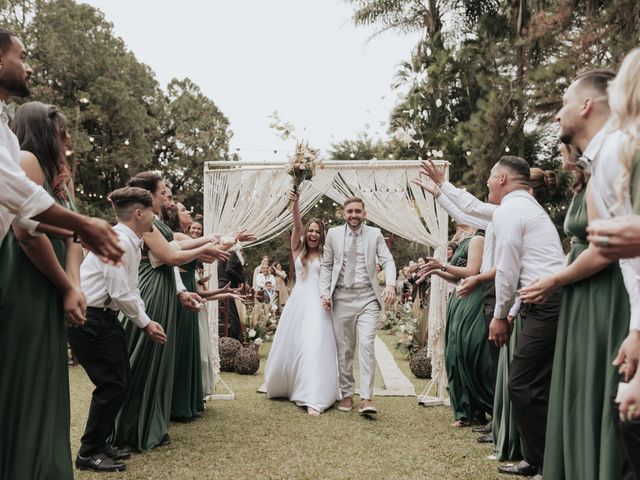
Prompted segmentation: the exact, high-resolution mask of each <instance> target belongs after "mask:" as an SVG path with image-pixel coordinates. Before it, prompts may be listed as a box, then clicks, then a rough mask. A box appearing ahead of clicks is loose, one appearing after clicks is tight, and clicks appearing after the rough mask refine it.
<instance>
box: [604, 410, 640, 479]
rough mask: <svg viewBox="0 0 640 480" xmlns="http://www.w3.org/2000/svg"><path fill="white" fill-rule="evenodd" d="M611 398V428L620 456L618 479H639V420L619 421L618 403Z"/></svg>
mask: <svg viewBox="0 0 640 480" xmlns="http://www.w3.org/2000/svg"><path fill="white" fill-rule="evenodd" d="M614 398H615V397H612V398H611V404H612V406H613V428H614V429H615V432H616V440H617V443H618V454H619V456H620V479H621V480H640V420H633V421H631V422H628V421H627V422H621V421H620V417H619V412H618V404H617V403H616V402H615V401H614Z"/></svg>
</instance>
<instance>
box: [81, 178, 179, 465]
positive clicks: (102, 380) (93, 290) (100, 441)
mask: <svg viewBox="0 0 640 480" xmlns="http://www.w3.org/2000/svg"><path fill="white" fill-rule="evenodd" d="M109 200H110V201H111V204H112V206H113V210H114V213H115V216H116V220H117V221H118V224H117V225H116V226H115V227H113V228H114V230H115V231H116V232H118V236H119V237H120V239H121V245H123V247H124V249H125V254H124V256H123V257H122V264H121V265H119V266H114V265H109V264H105V263H103V262H101V261H100V260H99V259H98V258H97V257H96V256H95V255H94V254H92V253H90V254H89V255H88V256H87V257H86V258H85V259H84V261H83V262H82V266H81V269H80V279H81V286H82V291H83V292H84V293H85V295H86V298H87V321H86V322H85V323H84V324H83V325H81V326H78V327H77V328H70V329H69V343H70V345H71V347H72V348H73V351H74V352H75V354H76V355H77V357H78V360H79V362H80V364H81V365H82V366H83V367H84V369H85V370H86V372H87V375H88V376H89V378H90V379H91V381H92V382H93V384H94V385H95V387H96V388H95V390H94V391H93V395H92V399H91V407H90V409H89V416H88V418H87V424H86V427H85V431H84V434H83V436H82V439H81V445H80V450H79V451H78V456H77V457H76V468H78V469H80V470H93V471H96V472H115V471H123V470H125V464H124V463H122V460H126V459H127V458H129V457H130V456H131V454H130V453H129V452H126V451H123V450H117V449H115V448H113V447H111V446H109V445H107V439H108V437H109V435H110V434H111V432H112V431H113V428H114V424H115V419H116V415H117V414H118V411H119V410H120V407H121V406H122V402H123V401H124V397H125V394H126V391H127V388H128V386H129V382H130V378H131V371H130V367H129V353H128V351H127V345H126V340H125V333H124V329H123V328H122V325H121V324H120V322H118V317H117V314H118V312H122V313H123V314H125V315H126V316H127V318H129V319H130V320H131V321H132V322H133V323H134V324H135V325H136V326H137V327H138V328H140V329H141V330H142V331H143V332H144V333H145V335H146V336H147V337H148V338H149V339H150V340H151V341H153V342H154V343H157V344H163V343H165V342H166V340H167V336H166V334H165V332H164V330H163V328H162V326H161V325H160V324H159V323H157V322H154V321H153V320H151V319H150V318H149V317H148V315H147V314H146V312H145V305H144V302H143V301H142V298H140V290H139V289H138V267H139V265H140V258H141V254H140V247H141V245H142V235H143V234H144V233H146V232H148V231H149V230H151V227H152V225H153V210H152V206H153V199H152V198H151V194H150V193H149V192H148V191H147V190H144V189H142V188H137V187H125V188H120V189H118V190H114V191H113V192H112V193H111V195H110V196H109Z"/></svg>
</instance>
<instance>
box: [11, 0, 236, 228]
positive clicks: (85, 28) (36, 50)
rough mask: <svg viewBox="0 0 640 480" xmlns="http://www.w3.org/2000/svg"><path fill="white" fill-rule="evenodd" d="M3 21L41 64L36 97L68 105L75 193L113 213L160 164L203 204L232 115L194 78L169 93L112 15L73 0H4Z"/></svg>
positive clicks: (179, 190) (93, 210) (36, 66)
mask: <svg viewBox="0 0 640 480" xmlns="http://www.w3.org/2000/svg"><path fill="white" fill-rule="evenodd" d="M0 21H2V23H3V24H4V25H6V26H7V27H8V28H11V29H12V30H14V31H15V32H16V34H18V35H19V37H20V38H21V39H22V40H23V42H24V43H25V45H26V46H27V49H28V51H29V62H30V64H31V66H32V68H33V71H34V73H33V77H32V91H33V93H32V95H31V97H30V100H39V101H42V102H46V103H51V104H54V105H56V106H58V107H60V109H61V110H62V111H63V112H64V114H65V116H66V118H67V122H68V124H69V129H70V132H71V134H72V137H73V140H74V143H75V154H76V155H75V156H76V159H77V173H76V180H75V184H76V194H77V196H78V199H79V200H80V204H81V206H82V209H83V210H84V211H86V212H87V213H90V214H94V215H101V216H105V217H110V210H111V209H110V208H109V205H108V202H107V200H106V197H107V194H108V193H109V192H110V191H112V190H113V189H115V188H118V187H120V186H123V185H124V184H125V182H126V181H127V180H128V178H129V177H130V176H131V175H133V174H135V173H137V172H139V171H143V170H148V169H158V170H160V171H162V172H163V174H165V175H166V176H167V178H168V179H169V180H170V181H171V182H172V183H173V184H174V186H175V187H176V192H175V193H176V197H177V198H179V199H182V200H184V201H185V203H186V204H187V206H192V207H195V208H197V209H198V210H200V209H201V208H202V168H203V162H204V161H205V160H214V159H218V158H228V144H229V139H230V137H231V135H232V133H231V131H230V129H229V121H228V120H227V118H226V117H225V116H224V114H223V113H222V112H221V111H220V110H219V109H218V108H217V106H216V105H215V103H214V102H213V101H212V100H210V99H209V98H207V97H206V96H205V95H204V94H203V93H202V92H201V90H200V88H199V87H198V86H197V85H196V84H194V83H193V82H192V81H190V80H189V79H184V80H173V81H172V82H171V83H170V84H169V85H168V87H167V90H166V92H164V91H163V90H162V89H161V88H160V86H159V84H158V82H157V80H156V78H155V74H154V73H153V71H152V70H151V69H150V68H149V67H148V66H147V65H145V64H143V63H141V62H139V61H138V60H137V59H136V57H135V55H134V54H133V53H132V52H130V51H129V50H128V49H127V47H126V45H125V44H124V42H123V41H122V39H120V38H118V37H116V36H115V35H114V33H113V26H112V24H111V23H109V22H108V21H107V20H106V19H105V17H104V15H103V14H102V13H101V12H100V11H99V10H97V9H95V8H94V7H91V6H89V5H87V4H78V3H76V2H74V1H73V0H49V1H46V0H5V1H3V2H0Z"/></svg>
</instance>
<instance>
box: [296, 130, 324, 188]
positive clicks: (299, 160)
mask: <svg viewBox="0 0 640 480" xmlns="http://www.w3.org/2000/svg"><path fill="white" fill-rule="evenodd" d="M289 163H290V168H289V172H288V173H289V175H291V178H292V179H293V191H294V192H297V191H298V188H299V187H300V185H301V184H302V182H304V181H305V180H311V179H312V178H313V176H314V175H315V173H316V167H321V166H322V160H321V159H320V150H318V149H314V148H311V147H310V146H309V143H307V142H305V143H303V142H298V143H297V144H296V152H295V154H294V155H293V156H292V157H291V158H290V159H289Z"/></svg>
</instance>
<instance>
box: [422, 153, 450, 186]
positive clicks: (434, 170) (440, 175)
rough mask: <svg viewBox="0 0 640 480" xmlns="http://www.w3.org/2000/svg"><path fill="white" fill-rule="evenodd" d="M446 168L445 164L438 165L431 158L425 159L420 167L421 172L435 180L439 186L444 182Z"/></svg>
mask: <svg viewBox="0 0 640 480" xmlns="http://www.w3.org/2000/svg"><path fill="white" fill-rule="evenodd" d="M444 169H445V167H444V165H442V166H439V167H438V166H436V164H435V163H433V162H432V161H431V160H423V161H422V166H421V167H420V170H421V173H424V174H425V175H426V176H427V177H429V178H430V179H431V180H433V181H434V182H435V184H436V185H437V186H438V187H439V186H441V185H442V184H443V183H444Z"/></svg>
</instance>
